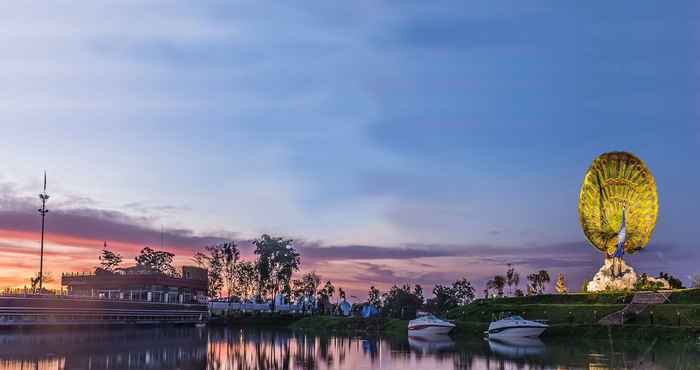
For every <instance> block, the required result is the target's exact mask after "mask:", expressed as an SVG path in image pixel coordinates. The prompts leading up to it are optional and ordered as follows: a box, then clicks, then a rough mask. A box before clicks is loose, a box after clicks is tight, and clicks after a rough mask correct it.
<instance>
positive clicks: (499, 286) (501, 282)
mask: <svg viewBox="0 0 700 370" xmlns="http://www.w3.org/2000/svg"><path fill="white" fill-rule="evenodd" d="M505 286H506V278H505V277H503V275H496V276H494V277H493V288H494V289H496V294H497V295H498V296H499V297H503V288H504V287H505Z"/></svg>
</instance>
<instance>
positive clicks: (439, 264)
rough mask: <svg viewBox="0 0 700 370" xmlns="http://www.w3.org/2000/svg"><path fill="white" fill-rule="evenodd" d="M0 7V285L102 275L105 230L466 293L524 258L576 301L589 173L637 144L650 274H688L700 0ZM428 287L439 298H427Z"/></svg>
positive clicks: (694, 254) (186, 254)
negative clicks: (298, 257)
mask: <svg viewBox="0 0 700 370" xmlns="http://www.w3.org/2000/svg"><path fill="white" fill-rule="evenodd" d="M673 5H674V6H668V4H667V3H664V2H653V1H644V2H634V4H631V3H610V2H603V1H598V2H586V3H585V4H583V3H580V4H574V3H562V2H555V1H531V2H527V3H526V4H525V3H522V2H519V1H503V2H498V3H493V2H489V1H473V2H468V3H467V2H463V1H445V2H439V3H436V2H424V1H410V0H409V1H362V0H360V1H353V2H344V3H340V2H334V3H328V2H324V1H304V2H300V3H296V4H292V3H290V2H278V1H270V2H259V1H229V2H210V1H198V2H185V1H150V2H142V1H104V2H54V3H51V4H45V3H42V4H38V3H31V2H7V3H3V4H0V24H2V27H0V55H2V56H3V57H2V58H0V86H1V87H0V130H1V131H0V287H16V286H22V285H25V284H26V283H27V282H28V277H29V276H31V275H33V274H35V273H36V271H37V268H38V255H37V253H38V249H39V243H38V239H39V234H38V232H39V229H40V218H39V215H38V213H37V212H36V209H37V208H38V206H39V202H38V198H37V196H36V195H37V194H38V192H39V191H40V189H41V182H42V173H43V171H44V170H46V171H47V173H48V183H49V186H48V192H49V194H50V195H51V199H50V200H49V203H48V207H49V209H50V213H49V214H48V216H47V220H46V221H47V249H46V269H47V270H48V271H49V272H51V273H52V274H53V275H54V276H59V275H60V273H61V272H69V271H88V270H90V269H92V268H94V266H95V265H96V264H97V257H98V255H99V253H100V250H101V248H102V246H103V243H104V241H107V243H108V245H109V247H110V248H111V249H114V250H115V251H118V252H120V253H122V254H124V255H125V257H126V258H127V259H128V260H131V258H132V257H133V256H134V255H135V254H136V253H137V252H138V250H139V249H140V248H142V247H143V246H145V245H150V246H155V247H160V240H161V230H163V232H162V235H163V242H164V249H167V250H170V251H173V252H175V253H176V254H177V256H178V257H177V262H178V263H179V264H186V263H191V261H190V258H191V255H192V253H193V251H195V250H198V249H200V248H202V247H203V246H205V245H208V244H212V243H217V242H219V241H222V240H229V239H233V240H237V241H239V244H240V245H241V247H242V249H243V254H244V256H245V257H246V258H252V257H251V255H252V252H251V249H250V240H251V239H253V238H255V237H257V236H259V235H260V234H261V233H271V234H273V235H280V236H285V237H290V238H293V239H294V240H295V241H296V243H295V245H296V246H297V248H298V249H299V250H300V251H301V252H302V270H303V271H316V272H317V273H319V274H320V275H321V276H322V277H323V278H324V279H331V280H333V281H334V282H336V285H339V286H342V287H345V288H346V289H348V290H350V291H351V293H353V294H356V295H358V296H362V295H364V294H365V292H366V290H367V288H368V286H369V285H376V286H378V287H380V288H382V289H386V288H388V287H389V286H391V285H393V284H404V283H409V284H416V283H418V284H422V285H424V286H426V287H430V286H432V285H433V284H445V283H450V282H451V281H454V280H456V279H458V278H460V277H462V276H465V277H467V278H468V279H470V280H471V281H473V282H474V284H475V285H477V286H482V285H483V283H484V281H485V280H487V279H488V278H490V277H492V276H493V275H494V274H497V273H503V272H504V271H505V269H506V264H507V263H513V264H514V266H515V267H516V269H517V270H518V271H519V272H520V273H521V275H523V276H524V275H526V274H528V273H530V272H533V271H537V270H539V269H547V270H548V271H550V274H552V275H554V274H556V273H558V272H562V273H564V274H565V276H566V277H567V279H568V280H569V286H570V288H571V290H578V289H579V287H580V286H581V284H582V282H583V281H584V280H585V279H590V278H591V277H592V275H593V274H594V273H595V271H597V269H598V268H599V267H600V266H601V264H602V260H603V258H602V256H601V255H600V254H599V253H597V252H595V251H594V250H593V248H591V247H590V246H588V245H587V242H586V240H585V238H584V236H583V233H582V232H581V230H580V226H579V221H578V213H577V201H578V192H579V189H580V185H581V181H582V179H583V175H584V173H585V171H586V169H587V168H588V166H589V165H590V163H591V161H592V160H593V159H594V158H595V157H596V156H598V155H599V154H601V153H604V152H608V151H616V150H625V151H630V152H632V153H634V154H636V155H637V156H639V157H640V158H642V159H643V160H644V161H645V162H646V163H647V165H648V166H649V167H650V169H651V171H652V173H653V174H654V176H655V178H656V182H657V186H658V191H659V198H660V216H659V219H658V222H657V227H656V230H655V232H654V234H653V236H652V238H651V242H650V244H649V246H648V248H646V249H645V250H644V251H643V252H641V253H639V254H637V255H633V256H629V257H628V262H630V263H631V264H632V265H633V266H634V267H635V268H636V269H637V271H638V272H648V273H651V274H656V273H658V272H659V271H670V272H672V273H673V274H674V275H676V276H678V277H680V278H681V279H682V280H684V281H685V282H686V284H688V283H689V282H690V276H691V275H692V274H694V273H696V272H698V270H697V267H696V261H698V258H700V251H698V244H697V240H698V231H697V214H698V212H699V211H700V200H698V188H699V187H698V183H699V182H700V173H699V171H698V168H700V167H698V159H700V149H699V148H700V123H698V108H697V107H698V92H699V91H698V90H699V89H698V86H699V85H698V82H699V77H700V74H699V70H698V63H697V61H698V60H699V58H698V57H699V56H700V52H699V50H698V45H700V43H698V41H699V36H700V29H699V27H698V25H699V22H700V19H698V16H699V15H700V12H699V10H700V9H698V8H699V7H700V6H699V5H698V4H697V3H696V2H692V1H678V2H675V3H674V4H673ZM426 290H429V289H426Z"/></svg>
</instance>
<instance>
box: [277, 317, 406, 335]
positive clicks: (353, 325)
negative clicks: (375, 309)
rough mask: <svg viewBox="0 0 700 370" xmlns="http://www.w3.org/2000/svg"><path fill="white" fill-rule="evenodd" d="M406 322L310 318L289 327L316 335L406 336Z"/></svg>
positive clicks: (354, 318)
mask: <svg viewBox="0 0 700 370" xmlns="http://www.w3.org/2000/svg"><path fill="white" fill-rule="evenodd" d="M407 326H408V321H406V320H398V319H387V318H383V317H372V318H369V319H363V318H360V317H338V316H312V317H305V318H303V319H301V320H298V321H296V322H294V323H292V324H291V325H289V327H290V328H292V329H299V330H305V331H310V332H316V333H340V334H357V333H366V334H388V335H392V336H405V335H407V330H406V328H407Z"/></svg>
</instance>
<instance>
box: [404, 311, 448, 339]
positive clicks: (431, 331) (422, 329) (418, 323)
mask: <svg viewBox="0 0 700 370" xmlns="http://www.w3.org/2000/svg"><path fill="white" fill-rule="evenodd" d="M454 327H455V324H453V323H451V322H449V321H445V320H442V319H439V318H437V317H435V316H434V315H430V314H424V315H420V316H419V317H418V318H416V319H415V320H411V321H409V322H408V334H409V335H411V336H416V335H436V334H443V335H445V334H447V333H449V332H450V330H452V329H453V328H454Z"/></svg>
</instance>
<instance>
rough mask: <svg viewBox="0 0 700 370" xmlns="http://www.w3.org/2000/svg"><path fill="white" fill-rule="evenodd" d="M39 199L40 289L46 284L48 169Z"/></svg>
mask: <svg viewBox="0 0 700 370" xmlns="http://www.w3.org/2000/svg"><path fill="white" fill-rule="evenodd" d="M39 199H41V208H39V213H40V214H41V251H40V256H39V291H41V290H42V287H43V284H44V220H45V218H46V214H47V213H49V210H48V209H46V201H47V200H49V195H48V194H46V171H44V191H43V192H41V194H39Z"/></svg>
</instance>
